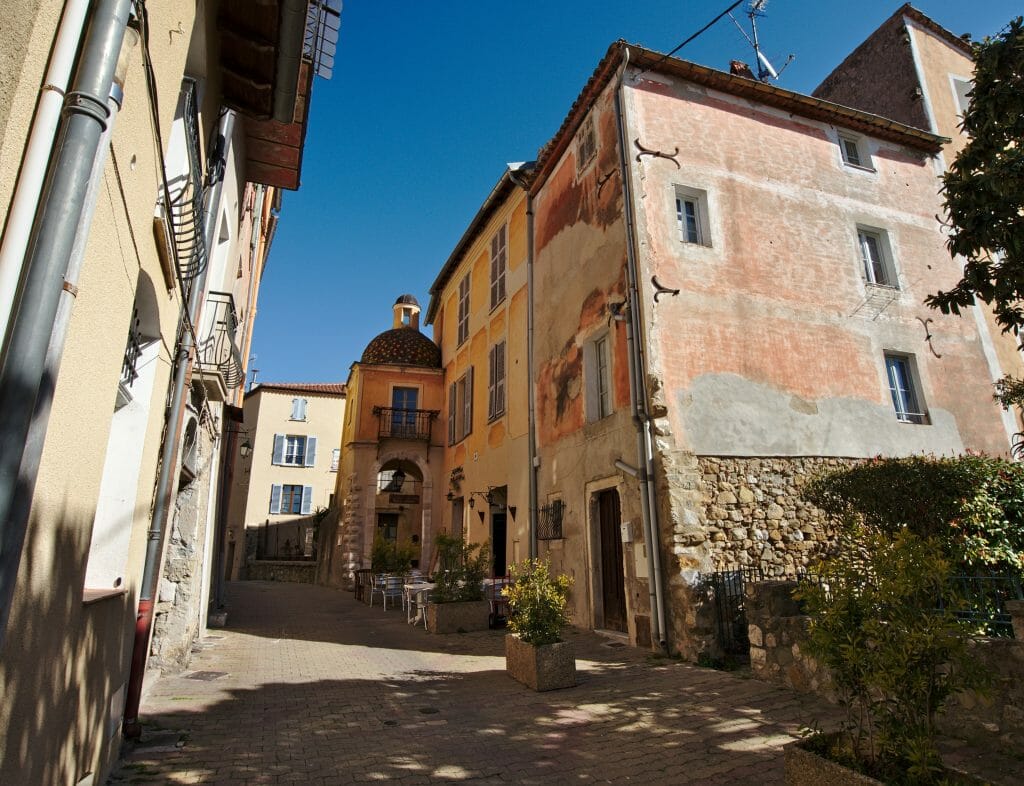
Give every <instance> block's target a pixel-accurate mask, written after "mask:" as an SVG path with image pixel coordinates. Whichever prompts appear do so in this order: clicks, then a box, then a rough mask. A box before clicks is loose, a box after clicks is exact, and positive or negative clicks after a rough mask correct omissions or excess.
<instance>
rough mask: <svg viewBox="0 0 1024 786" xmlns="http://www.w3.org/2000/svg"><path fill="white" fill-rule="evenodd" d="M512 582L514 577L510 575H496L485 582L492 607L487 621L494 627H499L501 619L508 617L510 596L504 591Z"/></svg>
mask: <svg viewBox="0 0 1024 786" xmlns="http://www.w3.org/2000/svg"><path fill="white" fill-rule="evenodd" d="M511 584H512V579H511V578H510V577H509V576H496V577H495V578H493V579H490V580H488V581H486V582H485V583H484V591H485V594H486V596H487V602H488V604H490V607H491V610H490V614H489V615H488V618H487V622H488V625H489V626H490V627H492V628H495V627H497V626H498V623H499V621H501V620H504V619H505V618H506V617H508V598H506V597H505V596H504V594H503V593H502V591H503V590H504V589H505V587H508V586H510V585H511Z"/></svg>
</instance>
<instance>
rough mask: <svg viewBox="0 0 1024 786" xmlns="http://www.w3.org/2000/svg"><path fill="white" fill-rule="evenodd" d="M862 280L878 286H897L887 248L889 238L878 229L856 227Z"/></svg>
mask: <svg viewBox="0 0 1024 786" xmlns="http://www.w3.org/2000/svg"><path fill="white" fill-rule="evenodd" d="M857 244H858V245H859V247H860V258H861V265H862V267H863V269H864V280H865V281H866V282H867V283H869V284H875V285H876V286H880V287H893V288H898V284H897V282H896V272H895V269H894V268H893V264H892V257H891V255H890V249H889V238H888V235H886V233H885V232H883V231H882V230H879V229H870V228H866V227H857Z"/></svg>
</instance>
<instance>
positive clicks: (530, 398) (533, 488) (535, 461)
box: [508, 168, 540, 559]
mask: <svg viewBox="0 0 1024 786" xmlns="http://www.w3.org/2000/svg"><path fill="white" fill-rule="evenodd" d="M508 177H509V180H511V181H512V182H513V183H515V184H516V185H517V186H519V187H520V188H521V189H523V191H525V192H526V378H527V379H528V380H529V383H528V385H529V387H528V391H527V402H528V404H527V411H528V415H527V422H528V423H529V426H528V434H527V437H526V441H527V449H528V452H529V461H530V475H529V481H530V483H529V486H530V502H529V506H530V510H529V517H530V521H529V526H530V551H529V556H530V559H536V558H537V472H538V470H539V468H540V459H539V458H538V457H537V402H536V394H535V392H534V388H533V372H534V365H533V341H534V339H533V295H534V289H533V287H534V284H533V261H534V252H533V238H534V235H533V194H531V193H530V189H529V187H528V186H527V185H526V183H524V182H523V181H522V180H520V179H519V178H518V177H517V176H516V172H515V171H513V170H512V169H511V168H509V170H508Z"/></svg>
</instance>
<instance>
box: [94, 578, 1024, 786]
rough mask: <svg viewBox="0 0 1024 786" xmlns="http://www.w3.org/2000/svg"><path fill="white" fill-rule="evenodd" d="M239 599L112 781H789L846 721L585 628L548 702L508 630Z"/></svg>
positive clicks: (300, 594)
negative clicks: (443, 630) (816, 741)
mask: <svg viewBox="0 0 1024 786" xmlns="http://www.w3.org/2000/svg"><path fill="white" fill-rule="evenodd" d="M229 586H230V602H231V609H232V611H231V616H230V619H229V627H228V628H227V629H223V630H219V631H211V634H210V635H209V636H207V637H206V638H204V639H202V640H201V643H200V645H199V646H198V648H197V652H196V654H195V656H194V658H193V661H192V665H191V668H190V670H188V671H186V672H183V673H181V674H178V675H174V676H166V677H163V678H161V679H158V680H153V682H152V683H151V685H150V686H149V688H148V691H147V695H146V696H145V698H144V704H143V718H144V723H145V727H144V733H143V739H142V742H141V743H139V744H137V745H134V746H130V747H127V748H126V749H125V755H124V758H123V759H122V762H121V764H120V766H119V768H118V770H117V771H116V772H115V774H114V775H113V776H112V778H111V780H110V783H111V784H115V785H116V784H125V783H168V784H179V783H217V784H271V783H273V784H276V783H302V784H312V785H314V786H327V785H328V784H347V783H369V782H377V781H390V782H395V783H401V784H419V783H455V782H473V783H480V782H483V783H501V782H507V783H522V784H531V783H570V782H572V783H582V782H597V783H622V782H631V783H644V784H649V783H688V784H721V783H729V784H746V783H750V784H755V783H756V784H781V783H782V782H783V757H782V746H783V745H785V744H786V743H787V742H789V741H790V740H791V739H793V738H794V736H796V735H797V734H798V731H799V728H800V726H801V725H804V724H811V723H812V722H814V721H818V722H819V723H821V724H822V725H827V724H829V723H830V722H831V721H833V720H834V719H835V718H836V710H835V709H834V708H831V707H829V706H828V705H826V704H823V703H821V702H820V701H818V700H816V699H813V698H809V697H806V696H800V695H797V694H795V693H792V692H790V691H787V690H784V689H781V688H775V687H772V686H769V685H766V684H765V683H762V682H758V681H756V680H750V679H744V678H743V676H742V673H737V674H732V673H725V672H721V671H715V670H712V669H705V668H700V667H697V666H694V665H691V664H686V663H681V662H677V661H674V660H669V659H663V658H657V657H653V656H651V655H650V654H649V653H646V652H643V651H641V650H637V649H634V648H632V647H629V646H625V645H619V644H618V643H617V642H609V641H608V640H606V639H603V638H602V637H600V636H598V635H595V634H593V633H585V632H579V631H569V632H568V635H569V637H570V638H571V639H572V640H573V641H574V642H575V644H576V653H577V668H578V684H577V686H576V687H575V688H574V689H571V690H562V691H553V692H549V693H533V692H532V691H530V690H528V689H526V688H524V687H523V686H521V685H519V684H518V683H516V682H514V681H513V680H512V679H510V678H509V677H508V676H506V674H505V671H504V668H505V662H504V657H503V638H504V632H503V631H488V632H484V633H471V634H463V635H450V636H433V635H430V634H428V633H426V632H425V631H424V630H423V629H422V628H421V627H420V628H413V627H411V626H409V625H407V624H406V621H405V614H404V613H403V612H402V610H401V609H400V608H399V609H389V610H388V611H387V612H385V611H384V610H383V609H381V608H380V606H379V605H378V606H375V607H373V608H370V607H368V606H366V605H364V604H362V603H359V602H356V601H355V600H353V598H352V595H351V594H349V593H346V592H337V591H333V590H329V589H324V588H321V587H315V586H311V585H303V584H279V583H270V582H234V583H232V584H231V585H229ZM968 755H969V753H965V752H961V753H960V762H961V764H962V763H963V760H964V757H965V756H968ZM988 764H989V766H992V767H994V768H995V769H994V771H996V772H998V768H999V766H1000V763H999V762H994V761H991V760H990V761H989V762H988ZM1008 771H1010V770H1004V772H1008ZM986 775H988V776H989V777H992V776H991V773H986ZM992 782H993V783H1013V782H1014V781H1013V780H1000V779H998V778H992Z"/></svg>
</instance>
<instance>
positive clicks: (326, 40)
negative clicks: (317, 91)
mask: <svg viewBox="0 0 1024 786" xmlns="http://www.w3.org/2000/svg"><path fill="white" fill-rule="evenodd" d="M340 27H341V0H311V2H310V3H309V9H308V10H307V12H306V33H305V36H304V37H303V41H302V56H303V57H304V58H305V59H307V60H309V61H310V62H311V63H312V64H313V70H314V72H315V73H316V75H317V76H319V77H322V78H324V79H330V78H331V74H332V73H333V72H334V53H335V50H336V49H337V48H338V30H339V28H340Z"/></svg>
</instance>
